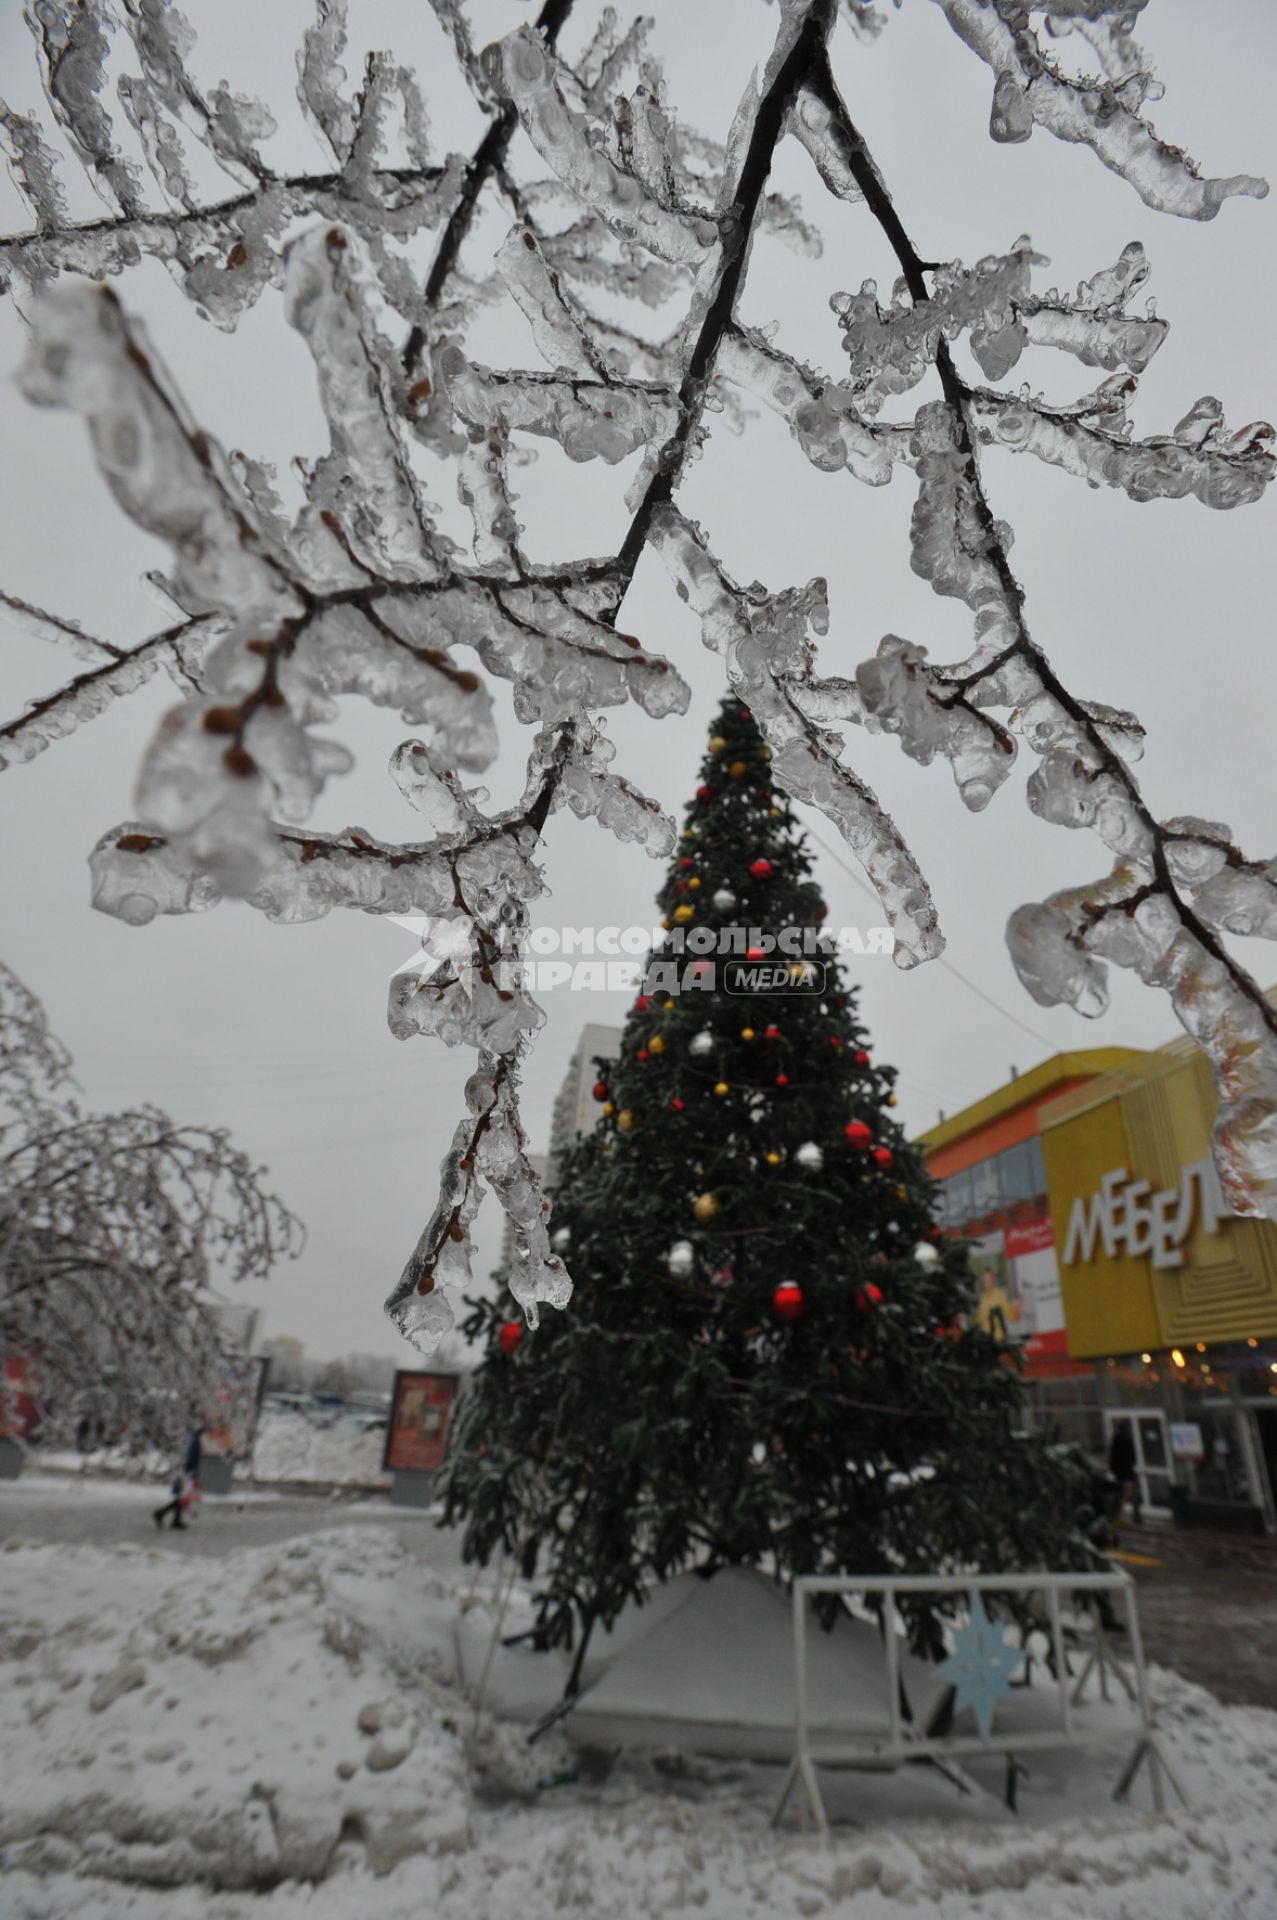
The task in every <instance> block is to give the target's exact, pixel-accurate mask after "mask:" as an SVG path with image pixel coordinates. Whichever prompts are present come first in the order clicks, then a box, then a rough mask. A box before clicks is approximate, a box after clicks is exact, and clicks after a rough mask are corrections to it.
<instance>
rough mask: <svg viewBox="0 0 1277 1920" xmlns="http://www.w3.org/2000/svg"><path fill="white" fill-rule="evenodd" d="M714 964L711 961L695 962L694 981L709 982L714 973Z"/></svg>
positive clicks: (693, 968)
mask: <svg viewBox="0 0 1277 1920" xmlns="http://www.w3.org/2000/svg"><path fill="white" fill-rule="evenodd" d="M713 971H714V968H713V963H712V962H711V961H709V960H693V962H692V965H691V975H692V978H693V980H707V979H708V978H709V976H710V975H711V974H712V973H713Z"/></svg>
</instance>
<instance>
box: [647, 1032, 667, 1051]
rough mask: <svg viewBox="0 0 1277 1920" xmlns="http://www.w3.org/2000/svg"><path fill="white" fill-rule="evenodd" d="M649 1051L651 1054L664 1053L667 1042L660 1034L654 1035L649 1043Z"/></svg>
mask: <svg viewBox="0 0 1277 1920" xmlns="http://www.w3.org/2000/svg"><path fill="white" fill-rule="evenodd" d="M647 1050H648V1052H649V1053H664V1051H665V1042H664V1041H663V1040H662V1038H661V1036H660V1034H659V1033H654V1034H653V1035H652V1037H651V1039H650V1040H649V1041H648V1043H647Z"/></svg>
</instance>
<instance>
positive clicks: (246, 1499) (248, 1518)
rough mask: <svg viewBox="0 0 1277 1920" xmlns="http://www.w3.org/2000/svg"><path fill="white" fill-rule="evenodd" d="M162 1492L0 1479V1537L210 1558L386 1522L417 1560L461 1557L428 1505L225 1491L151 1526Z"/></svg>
mask: <svg viewBox="0 0 1277 1920" xmlns="http://www.w3.org/2000/svg"><path fill="white" fill-rule="evenodd" d="M167 1498H168V1495H167V1494H166V1493H165V1491H164V1490H163V1488H162V1487H161V1486H160V1485H158V1484H155V1483H148V1482H145V1481H136V1480H104V1479H97V1478H94V1479H92V1480H89V1479H80V1478H78V1477H77V1476H76V1475H73V1474H67V1475H62V1474H24V1475H23V1476H22V1478H21V1479H20V1480H0V1543H3V1542H4V1541H5V1540H8V1539H13V1538H15V1537H18V1538H22V1539H27V1540H49V1541H55V1542H67V1543H70V1542H78V1541H86V1542H89V1543H91V1544H92V1545H94V1546H104V1547H113V1546H122V1545H124V1544H126V1543H127V1542H129V1541H133V1542H135V1543H139V1544H142V1545H145V1546H149V1547H159V1548H161V1549H162V1550H163V1551H164V1552H165V1553H174V1554H182V1555H185V1556H186V1557H187V1558H190V1557H192V1556H194V1557H195V1558H196V1559H205V1558H212V1559H216V1558H217V1557H218V1556H219V1555H221V1554H224V1553H229V1552H230V1551H231V1550H232V1549H233V1548H235V1547H261V1546H269V1545H271V1544H272V1543H273V1542H276V1541H282V1540H292V1539H295V1538H296V1537H297V1535H299V1534H303V1533H316V1532H318V1531H319V1530H320V1529H321V1528H324V1527H346V1526H370V1525H371V1526H380V1527H391V1528H393V1529H394V1531H395V1532H396V1533H398V1534H399V1535H400V1536H401V1538H402V1539H403V1540H404V1542H405V1544H406V1545H408V1546H410V1547H411V1548H412V1550H413V1551H414V1552H415V1553H417V1554H418V1555H419V1556H420V1558H421V1559H423V1560H427V1561H429V1563H430V1564H431V1566H435V1567H440V1568H451V1567H457V1566H460V1564H461V1552H460V1537H459V1535H457V1534H456V1533H454V1532H452V1531H447V1532H445V1531H444V1530H442V1529H441V1528H440V1527H438V1526H437V1525H436V1524H435V1522H434V1520H433V1519H432V1517H431V1515H430V1514H429V1513H428V1512H424V1511H420V1510H417V1509H414V1508H411V1507H392V1506H391V1504H390V1502H389V1500H387V1499H385V1498H384V1497H378V1496H376V1495H372V1496H366V1495H361V1496H358V1497H356V1498H353V1499H352V1498H351V1497H349V1496H348V1495H344V1494H339V1495H336V1496H331V1495H324V1494H315V1493H289V1494H275V1493H257V1492H244V1493H243V1494H242V1495H236V1494H234V1493H232V1494H231V1495H230V1496H229V1497H228V1498H226V1499H223V1500H215V1499H213V1498H211V1497H209V1498H206V1499H205V1500H204V1501H203V1503H202V1506H201V1511H200V1516H199V1518H198V1519H197V1520H193V1521H192V1522H191V1523H190V1525H189V1526H187V1527H185V1528H183V1529H182V1530H181V1531H180V1532H175V1531H174V1530H173V1529H172V1528H171V1527H168V1526H166V1527H164V1528H163V1529H162V1530H161V1531H157V1530H156V1527H155V1525H154V1522H153V1521H152V1518H151V1516H152V1514H153V1512H154V1510H155V1508H156V1507H157V1506H159V1505H160V1503H161V1502H162V1501H163V1500H165V1499H167Z"/></svg>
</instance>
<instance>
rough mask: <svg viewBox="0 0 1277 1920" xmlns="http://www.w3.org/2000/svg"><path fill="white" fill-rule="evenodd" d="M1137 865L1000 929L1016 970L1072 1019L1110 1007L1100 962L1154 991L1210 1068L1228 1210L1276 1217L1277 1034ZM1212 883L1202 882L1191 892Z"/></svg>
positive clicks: (1246, 988)
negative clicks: (1073, 1014)
mask: <svg viewBox="0 0 1277 1920" xmlns="http://www.w3.org/2000/svg"><path fill="white" fill-rule="evenodd" d="M1151 876H1152V868H1151V866H1149V865H1148V864H1146V863H1141V862H1137V863H1135V864H1133V865H1132V864H1127V863H1119V865H1118V866H1117V867H1116V868H1115V869H1114V870H1113V872H1112V873H1111V874H1110V875H1109V876H1108V877H1107V878H1106V879H1104V880H1102V881H1100V882H1098V883H1095V884H1092V885H1091V886H1087V887H1077V888H1071V889H1069V890H1067V891H1065V892H1062V893H1057V894H1054V895H1053V896H1052V897H1051V898H1050V899H1049V900H1048V901H1046V902H1044V903H1042V904H1040V905H1034V906H1026V907H1021V908H1019V909H1018V910H1017V911H1016V912H1015V913H1014V914H1013V915H1012V916H1011V920H1010V922H1009V924H1008V928H1007V943H1008V946H1009V948H1010V951H1011V957H1012V960H1013V962H1014V964H1015V968H1016V971H1017V973H1018V974H1019V976H1020V979H1021V981H1022V982H1023V984H1024V985H1025V986H1026V987H1027V988H1028V990H1029V992H1030V993H1031V994H1032V995H1033V997H1034V999H1035V1000H1037V1001H1038V1002H1039V1004H1040V1005H1042V1006H1056V1005H1060V1004H1063V1003H1068V1004H1071V1005H1073V1006H1074V1007H1076V1008H1077V1010H1078V1011H1079V1012H1081V1013H1084V1014H1088V1015H1095V1014H1098V1013H1102V1012H1103V1011H1104V1009H1105V1007H1106V1006H1107V1004H1108V989H1107V985H1106V982H1105V971H1106V970H1105V966H1104V961H1106V960H1109V961H1113V962H1115V963H1116V964H1117V965H1119V966H1123V967H1127V968H1130V969H1131V970H1132V971H1133V972H1135V973H1136V974H1137V975H1138V976H1139V978H1140V979H1141V980H1143V981H1144V982H1145V983H1146V984H1147V985H1149V986H1156V987H1161V988H1162V989H1164V990H1165V991H1166V992H1167V993H1168V994H1169V995H1170V999H1171V1004H1172V1005H1173V1007H1174V1009H1175V1012H1176V1014H1177V1016H1178V1018H1179V1020H1180V1022H1181V1024H1182V1025H1183V1026H1184V1028H1185V1030H1186V1031H1187V1032H1188V1033H1189V1034H1190V1035H1191V1036H1192V1038H1193V1039H1194V1040H1195V1041H1196V1042H1197V1044H1198V1046H1200V1047H1201V1049H1202V1051H1203V1052H1204V1053H1205V1054H1206V1056H1207V1058H1208V1060H1209V1061H1210V1063H1211V1066H1212V1069H1213V1072H1214V1076H1215V1086H1216V1092H1217V1094H1218V1098H1219V1111H1218V1115H1217V1118H1216V1124H1215V1134H1214V1146H1215V1158H1216V1164H1217V1165H1218V1167H1219V1172H1220V1179H1221V1182H1222V1184H1223V1188H1224V1192H1225V1195H1226V1197H1227V1199H1228V1202H1229V1205H1230V1206H1231V1207H1232V1209H1233V1210H1234V1212H1237V1213H1242V1214H1266V1215H1268V1216H1269V1217H1270V1218H1271V1217H1273V1216H1274V1215H1277V1124H1275V1121H1274V1115H1275V1114H1277V1032H1275V1031H1274V1023H1273V1010H1272V1008H1271V1007H1270V1006H1269V1005H1268V1003H1267V1001H1266V1000H1265V998H1264V996H1263V994H1262V993H1261V992H1260V990H1259V988H1258V987H1257V986H1256V985H1255V983H1254V981H1253V980H1251V979H1250V978H1249V976H1247V975H1245V974H1240V975H1239V973H1238V970H1237V969H1236V968H1235V967H1230V966H1227V965H1225V963H1224V960H1223V958H1222V956H1221V955H1220V954H1219V953H1217V952H1212V951H1211V950H1210V949H1209V947H1208V946H1207V945H1206V944H1205V942H1204V941H1203V940H1201V939H1199V938H1198V937H1197V935H1196V934H1195V933H1194V932H1193V930H1192V928H1191V927H1190V926H1189V925H1187V924H1186V923H1185V920H1184V917H1183V915H1182V913H1181V912H1180V911H1179V910H1178V909H1177V908H1176V906H1175V904H1174V902H1173V901H1172V900H1171V899H1170V898H1169V897H1168V896H1167V895H1166V894H1165V893H1164V892H1163V891H1161V890H1160V889H1159V888H1158V887H1157V886H1156V885H1155V884H1153V883H1152V878H1151ZM1211 884H1213V883H1212V882H1211V881H1207V882H1206V883H1205V885H1204V886H1203V888H1202V889H1201V890H1200V891H1199V892H1198V895H1197V900H1196V903H1195V904H1197V905H1198V906H1199V907H1200V906H1201V904H1202V893H1203V892H1205V891H1206V889H1207V888H1208V887H1209V886H1210V885H1211Z"/></svg>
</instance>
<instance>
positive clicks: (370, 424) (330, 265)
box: [285, 227, 436, 580]
mask: <svg viewBox="0 0 1277 1920" xmlns="http://www.w3.org/2000/svg"><path fill="white" fill-rule="evenodd" d="M352 251H353V250H352V247H351V243H350V240H349V239H348V237H347V235H346V234H345V233H343V232H342V230H341V229H340V228H337V227H330V228H329V229H328V230H327V232H320V231H318V230H313V231H312V232H310V233H306V234H303V235H302V236H301V238H300V239H298V240H295V241H294V242H293V243H292V245H291V246H290V247H289V248H288V251H287V254H286V256H285V270H286V281H285V312H286V314H287V317H288V320H289V324H290V325H291V326H294V327H296V329H297V331H298V332H299V333H300V334H301V335H302V337H303V339H304V340H305V342H306V345H307V346H308V347H309V348H310V351H311V355H312V357H313V359H314V362H315V376H316V379H317V381H318V384H319V394H320V399H321V401H322V402H323V407H324V414H325V417H326V419H327V421H328V430H329V435H330V438H331V442H332V451H331V453H330V454H328V456H327V457H326V458H325V459H323V460H321V461H319V462H318V463H317V465H316V467H315V470H314V473H313V475H312V476H311V480H310V484H309V486H308V488H307V491H308V493H309V496H310V499H311V501H312V503H314V504H315V505H317V506H321V507H325V508H329V509H331V510H332V511H333V512H334V513H336V514H337V516H338V518H339V519H340V521H341V523H342V531H343V533H344V535H345V537H346V538H347V539H348V540H349V542H350V545H351V547H352V548H353V549H354V551H355V554H356V556H357V557H358V558H359V559H360V560H361V561H363V562H364V563H365V564H366V565H367V566H368V567H369V568H370V569H371V570H372V571H374V572H378V573H385V574H389V575H390V577H391V578H393V579H397V580H413V579H417V580H420V579H422V578H425V577H428V576H429V575H431V574H433V573H434V572H435V570H436V569H435V565H434V559H433V554H432V552H431V543H430V526H429V520H428V517H427V515H426V512H425V508H424V505H423V503H422V501H421V498H420V495H419V493H418V489H417V484H416V479H415V477H414V475H413V472H412V468H411V465H410V463H409V460H408V454H407V449H406V445H405V442H404V439H403V437H402V434H401V432H400V430H399V427H398V423H397V419H396V414H395V409H394V407H393V403H392V400H391V397H390V380H389V368H388V360H389V349H388V348H385V347H383V344H382V342H381V341H380V339H379V338H378V335H377V333H376V329H375V328H374V326H373V324H372V320H371V316H370V314H369V310H368V301H367V296H366V294H365V292H364V290H363V288H362V286H361V285H360V282H359V279H358V277H357V273H356V269H355V263H354V261H353V259H352V257H351V256H352Z"/></svg>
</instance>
